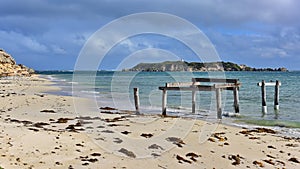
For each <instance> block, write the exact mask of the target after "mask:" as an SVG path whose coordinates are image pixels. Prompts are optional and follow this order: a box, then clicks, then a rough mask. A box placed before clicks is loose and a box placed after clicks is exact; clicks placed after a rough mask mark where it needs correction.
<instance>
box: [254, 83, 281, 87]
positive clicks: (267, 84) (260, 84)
mask: <svg viewBox="0 0 300 169" xmlns="http://www.w3.org/2000/svg"><path fill="white" fill-rule="evenodd" d="M257 86H262V82H259V83H257ZM265 86H276V82H265ZM279 86H281V82H279Z"/></svg>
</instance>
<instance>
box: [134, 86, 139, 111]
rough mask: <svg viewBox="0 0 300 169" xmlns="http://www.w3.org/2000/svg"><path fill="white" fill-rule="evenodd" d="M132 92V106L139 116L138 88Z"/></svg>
mask: <svg viewBox="0 0 300 169" xmlns="http://www.w3.org/2000/svg"><path fill="white" fill-rule="evenodd" d="M133 92H134V105H135V111H136V114H140V108H139V107H140V98H139V88H133Z"/></svg>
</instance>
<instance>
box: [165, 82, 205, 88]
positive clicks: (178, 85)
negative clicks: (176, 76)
mask: <svg viewBox="0 0 300 169" xmlns="http://www.w3.org/2000/svg"><path fill="white" fill-rule="evenodd" d="M194 85H200V82H173V83H166V87H190V86H194Z"/></svg>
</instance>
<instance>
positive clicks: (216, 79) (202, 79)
mask: <svg viewBox="0 0 300 169" xmlns="http://www.w3.org/2000/svg"><path fill="white" fill-rule="evenodd" d="M192 81H193V82H214V83H238V81H239V79H218V78H192Z"/></svg>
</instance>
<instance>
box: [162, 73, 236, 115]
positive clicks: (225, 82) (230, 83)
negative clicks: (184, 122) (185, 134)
mask: <svg viewBox="0 0 300 169" xmlns="http://www.w3.org/2000/svg"><path fill="white" fill-rule="evenodd" d="M202 83H210V85H205V84H202ZM240 86H241V84H240V82H239V80H238V79H218V78H192V82H175V83H166V85H165V86H163V87H159V90H162V115H163V116H165V115H166V114H167V91H168V90H177V91H191V92H192V113H195V111H196V92H197V91H215V92H216V103H217V117H218V118H219V119H221V118H222V90H232V91H233V95H234V110H235V113H239V92H238V91H239V87H240Z"/></svg>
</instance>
